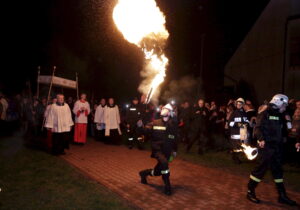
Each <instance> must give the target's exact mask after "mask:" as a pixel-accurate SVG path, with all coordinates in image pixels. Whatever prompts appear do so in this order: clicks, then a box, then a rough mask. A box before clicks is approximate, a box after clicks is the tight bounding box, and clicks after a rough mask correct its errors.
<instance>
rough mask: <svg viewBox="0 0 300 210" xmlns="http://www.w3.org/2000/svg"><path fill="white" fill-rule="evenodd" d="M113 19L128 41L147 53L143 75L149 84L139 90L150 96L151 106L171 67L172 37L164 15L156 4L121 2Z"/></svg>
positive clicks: (133, 0)
mask: <svg viewBox="0 0 300 210" xmlns="http://www.w3.org/2000/svg"><path fill="white" fill-rule="evenodd" d="M113 19H114V22H115V24H116V26H117V28H118V29H119V30H120V31H121V32H122V34H123V36H124V38H125V39H126V40H127V41H129V42H130V43H133V44H135V45H136V46H138V47H139V48H141V49H142V51H143V53H144V57H145V61H146V62H145V65H144V69H143V71H142V72H141V75H142V77H144V78H145V80H144V81H143V82H142V83H141V85H140V87H139V90H140V91H141V92H142V93H144V94H147V99H146V101H147V103H148V102H149V101H150V99H151V98H152V97H153V95H154V93H155V95H158V88H159V85H160V84H161V83H162V82H163V81H164V77H165V76H166V73H165V71H166V66H167V65H168V58H167V57H166V56H165V54H164V47H165V44H166V40H167V39H168V37H169V33H168V31H167V30H166V28H165V22H166V20H165V17H164V14H163V13H162V12H161V11H160V9H159V8H158V7H157V5H156V2H155V0H118V3H117V5H116V6H115V8H114V11H113Z"/></svg>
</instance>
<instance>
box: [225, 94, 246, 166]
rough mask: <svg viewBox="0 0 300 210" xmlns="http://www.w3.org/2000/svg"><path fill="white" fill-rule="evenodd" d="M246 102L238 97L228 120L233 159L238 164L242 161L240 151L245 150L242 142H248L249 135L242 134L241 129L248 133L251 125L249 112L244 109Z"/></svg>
mask: <svg viewBox="0 0 300 210" xmlns="http://www.w3.org/2000/svg"><path fill="white" fill-rule="evenodd" d="M244 104H245V101H244V99H243V98H238V99H237V100H236V102H235V106H236V109H235V110H234V111H233V113H232V114H231V116H230V117H229V120H228V125H229V130H230V144H231V154H232V159H233V161H234V162H235V163H237V164H240V163H241V160H240V158H239V153H240V152H243V150H242V148H241V144H242V143H248V142H247V140H248V139H247V137H245V136H244V135H241V131H245V132H246V133H247V128H248V126H249V121H248V118H247V113H246V112H245V111H244V109H243V106H244Z"/></svg>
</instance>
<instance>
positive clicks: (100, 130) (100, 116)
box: [94, 98, 106, 141]
mask: <svg viewBox="0 0 300 210" xmlns="http://www.w3.org/2000/svg"><path fill="white" fill-rule="evenodd" d="M105 107H106V101H105V99H104V98H102V99H101V100H100V105H99V106H98V107H97V109H96V112H95V118H94V122H95V123H96V129H97V140H100V141H104V140H105V123H104V110H105Z"/></svg>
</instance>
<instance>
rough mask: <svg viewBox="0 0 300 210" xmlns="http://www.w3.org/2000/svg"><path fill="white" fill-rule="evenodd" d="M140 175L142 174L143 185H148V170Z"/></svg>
mask: <svg viewBox="0 0 300 210" xmlns="http://www.w3.org/2000/svg"><path fill="white" fill-rule="evenodd" d="M139 174H140V177H141V183H142V184H148V182H147V176H148V174H147V171H146V170H144V171H140V173H139Z"/></svg>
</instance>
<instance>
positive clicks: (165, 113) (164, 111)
mask: <svg viewBox="0 0 300 210" xmlns="http://www.w3.org/2000/svg"><path fill="white" fill-rule="evenodd" d="M172 111H173V107H172V105H171V104H166V105H165V106H163V108H162V109H161V112H160V115H161V116H163V117H167V116H170V115H171V113H172Z"/></svg>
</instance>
